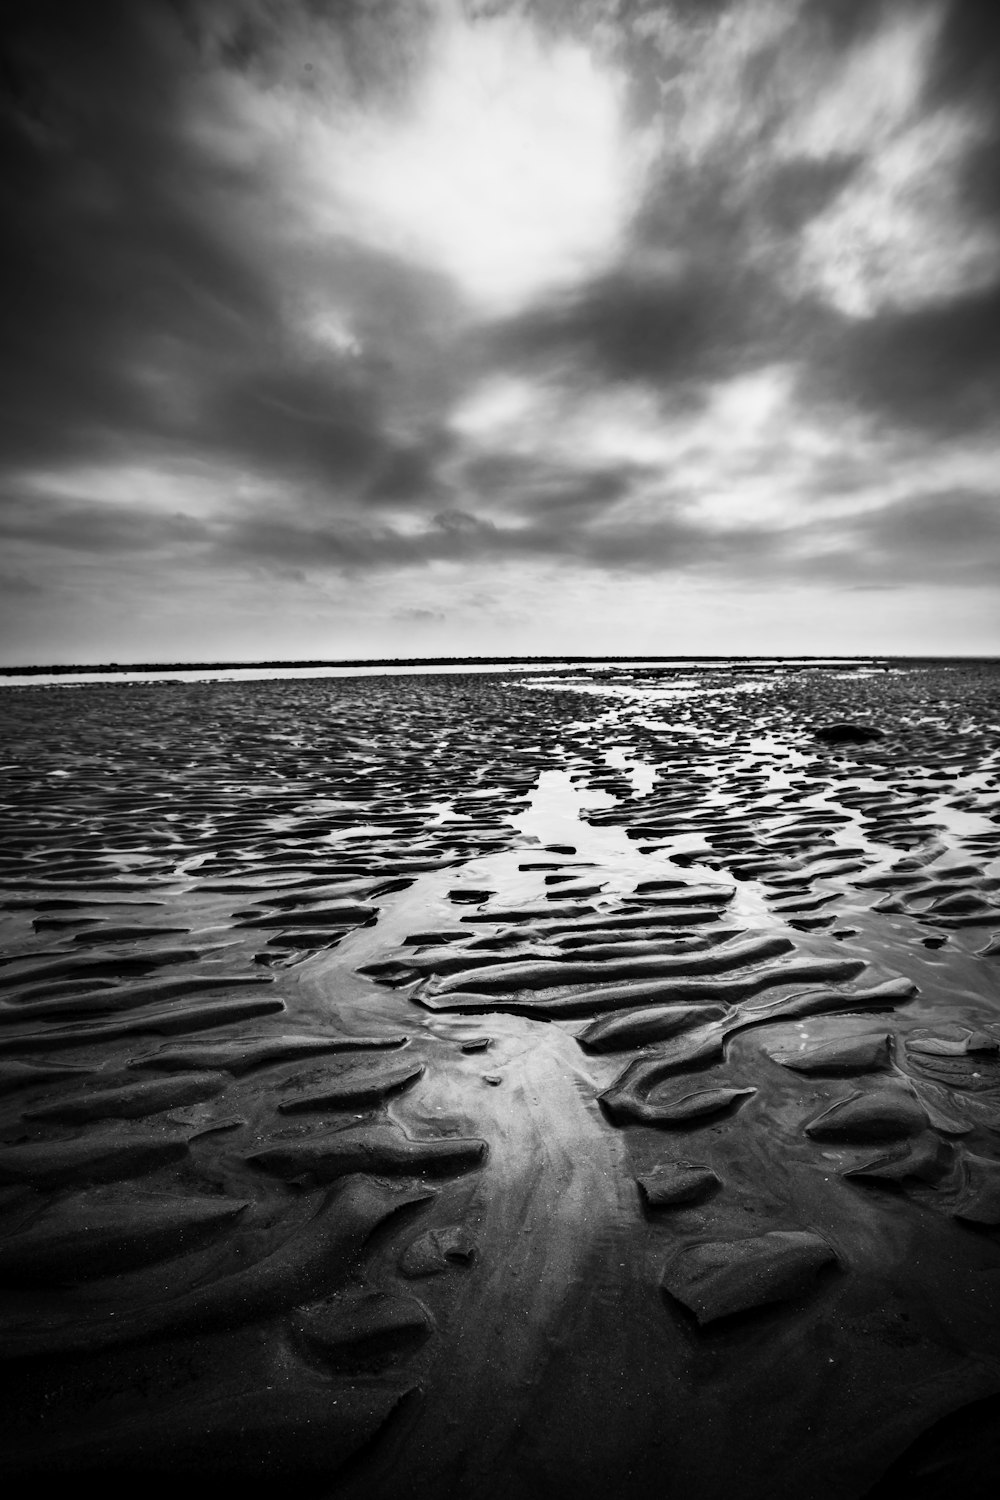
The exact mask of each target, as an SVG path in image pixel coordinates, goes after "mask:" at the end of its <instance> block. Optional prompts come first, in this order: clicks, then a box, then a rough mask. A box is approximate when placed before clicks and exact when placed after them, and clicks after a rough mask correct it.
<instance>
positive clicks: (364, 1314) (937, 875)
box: [0, 663, 1000, 1500]
mask: <svg viewBox="0 0 1000 1500" xmlns="http://www.w3.org/2000/svg"><path fill="white" fill-rule="evenodd" d="M0 696H2V707H3V724H4V741H5V743H4V747H3V754H2V757H0V758H2V765H0V834H2V846H0V924H2V927H0V930H2V936H3V950H2V958H0V1126H2V1130H0V1360H2V1362H3V1367H4V1369H5V1370H6V1373H7V1377H8V1380H7V1386H8V1390H9V1391H10V1395H9V1396H8V1398H7V1400H6V1401H5V1403H4V1407H3V1412H2V1417H0V1427H2V1437H0V1448H2V1452H3V1458H2V1460H0V1469H2V1472H3V1473H4V1474H5V1475H6V1476H7V1478H8V1480H10V1481H11V1482H14V1483H15V1484H16V1485H18V1486H23V1491H22V1489H21V1488H18V1489H17V1490H16V1491H13V1492H16V1493H21V1492H25V1493H27V1492H37V1488H36V1487H37V1484H38V1483H39V1482H43V1481H44V1480H46V1479H55V1480H56V1481H59V1480H61V1481H62V1482H63V1483H65V1482H66V1481H67V1480H70V1481H76V1480H83V1479H86V1480H88V1481H99V1482H100V1484H101V1485H102V1489H101V1491H100V1493H101V1494H102V1495H103V1496H105V1497H107V1500H117V1497H121V1500H124V1497H125V1496H132V1495H134V1494H136V1493H140V1494H143V1495H144V1497H147V1500H152V1497H156V1496H161V1495H162V1496H163V1497H167V1496H170V1497H175V1496H177V1495H179V1494H184V1495H187V1496H189V1497H193V1496H199V1495H201V1494H205V1495H206V1496H207V1495H208V1494H212V1495H218V1494H220V1493H221V1494H225V1493H229V1492H228V1491H226V1490H225V1489H224V1488H222V1489H220V1484H221V1485H224V1484H225V1482H228V1481H232V1482H233V1484H234V1486H238V1488H234V1490H233V1491H232V1493H234V1494H238V1495H241V1496H248V1497H249V1496H256V1495H260V1496H263V1495H265V1494H266V1495H268V1496H271V1495H273V1494H274V1493H275V1490H276V1487H277V1486H283V1485H291V1486H293V1487H294V1493H295V1494H296V1495H297V1496H302V1497H308V1496H316V1497H319V1496H325V1497H329V1500H417V1497H420V1500H464V1497H468V1496H473V1495H474V1496H476V1497H477V1500H501V1497H502V1500H509V1497H516V1500H521V1497H524V1500H535V1497H538V1500H541V1497H543V1496H544V1497H546V1500H552V1497H559V1496H562V1495H564V1494H565V1495H570V1494H572V1495H573V1496H574V1500H640V1497H641V1500H649V1497H652V1496H663V1497H673V1496H678V1497H681V1496H683V1497H684V1500H729V1497H731V1496H733V1495H739V1497H740V1500H784V1497H786V1496H787V1497H792V1496H795V1497H801V1500H864V1497H870V1500H887V1497H888V1496H889V1495H890V1494H895V1493H899V1492H900V1486H902V1487H903V1489H902V1492H903V1493H908V1494H910V1495H912V1497H913V1500H944V1497H945V1496H948V1497H949V1500H952V1497H953V1496H954V1495H956V1494H962V1495H964V1496H966V1497H969V1500H971V1497H974V1496H976V1495H979V1494H986V1493H987V1492H988V1489H989V1487H990V1486H991V1485H992V1484H993V1483H994V1482H995V1477H996V1474H997V1472H1000V1445H998V1440H997V1438H996V1435H995V1434H996V1430H997V1419H998V1417H1000V668H997V667H994V666H990V665H989V664H974V663H966V664H958V663H955V664H936V665H935V664H923V665H921V664H914V663H895V664H892V663H890V664H888V665H884V666H879V665H874V664H870V665H858V666H855V667H850V666H838V667H829V666H828V667H815V668H809V667H798V666H797V667H784V668H783V667H780V666H773V665H772V666H770V667H768V668H767V669H766V670H765V669H760V668H758V669H756V670H755V669H753V668H752V667H750V666H746V667H739V666H733V667H731V668H726V669H713V670H710V669H707V668H706V669H701V670H689V669H683V670H682V669H667V668H662V669H656V668H647V669H626V668H621V669H618V668H616V669H613V670H598V669H588V670H566V671H560V672H553V673H552V674H551V675H547V676H542V675H539V674H533V675H531V676H527V675H524V674H522V675H518V674H517V673H507V674H501V673H488V672H487V673H482V674H467V675H462V674H454V675H450V676H434V675H430V674H429V675H426V676H419V675H414V676H408V677H391V676H389V677H377V676H372V677H356V678H351V679H339V680H338V679H330V678H326V679H316V680H312V681H309V680H295V681H292V680H286V681H281V680H273V681H261V682H231V681H230V682H219V683H212V682H205V683H190V682H185V683H142V682H140V683H135V684H130V683H125V682H122V683H118V684H113V685H110V686H108V685H90V686H86V687H79V686H78V687H73V686H63V687H54V688H47V687H39V686H36V687H23V688H21V687H19V688H6V689H2V690H0ZM977 1486H978V1488H977ZM13 1492H12V1493H13Z"/></svg>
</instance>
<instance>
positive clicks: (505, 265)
mask: <svg viewBox="0 0 1000 1500" xmlns="http://www.w3.org/2000/svg"><path fill="white" fill-rule="evenodd" d="M625 94H626V80H625V79H624V77H622V76H621V75H620V74H619V73H616V72H615V71H613V70H612V69H611V67H610V66H608V65H603V66H602V65H601V64H600V63H599V62H598V61H597V60H596V59H595V57H594V56H593V54H592V52H591V51H590V50H589V49H588V48H586V47H585V46H583V45H581V44H580V43H578V42H576V41H574V40H571V39H562V40H559V39H552V38H549V39H543V38H542V36H541V35H540V33H539V32H538V30H537V29H536V28H535V27H534V26H533V25H532V24H531V22H530V20H528V19H526V18H525V17H523V16H520V15H509V16H497V17H493V18H488V19H482V20H479V21H477V22H471V21H469V20H468V19H467V18H465V17H464V15H463V14H462V12H461V10H460V9H459V8H458V7H457V6H455V7H451V6H449V7H447V8H446V9H444V10H443V11H442V12H441V13H440V14H439V15H438V18H437V21H436V32H435V35H434V38H433V40H432V44H431V51H430V61H429V65H428V67H427V69H426V71H425V73H424V75H423V77H422V78H421V79H420V81H419V83H418V84H417V86H416V87H415V89H414V91H413V94H412V96H411V97H409V98H408V99H407V100H406V102H405V104H404V105H403V106H401V107H400V106H396V107H394V108H392V109H389V108H388V107H387V108H385V109H381V110H380V109H375V110H372V109H370V108H369V109H356V110H348V111H344V112H336V111H331V114H332V118H331V119H330V120H329V121H328V122H324V121H323V120H322V119H321V118H318V119H315V120H313V121H311V122H310V129H309V131H308V132H307V133H306V136H305V140H306V142H307V149H308V150H309V151H310V152H311V153H312V159H311V160H309V161H307V162H306V163H304V165H305V167H306V170H307V173H308V177H309V181H310V185H311V186H312V187H313V188H314V190H315V194H316V196H315V199H314V202H313V212H314V213H315V215H316V222H317V224H318V225H321V226H323V225H325V226H327V227H329V228H331V229H334V230H336V231H338V232H342V233H345V234H347V235H350V236H353V237H356V238H359V239H361V240H363V241H366V242H368V243H370V244H372V245H373V246H375V247H377V248H379V249H382V250H388V251H391V252H392V253H393V254H395V255H399V256H402V257H410V258H415V259H416V260H418V261H423V262H425V263H426V264H428V265H429V266H431V267H434V268H436V269H439V270H441V271H444V272H446V273H447V274H449V275H450V276H452V277H453V278H454V279H455V281H456V282H457V283H458V285H459V286H460V287H461V289H462V290H463V291H464V292H465V293H466V294H467V295H468V296H469V297H470V298H471V299H472V300H473V302H474V304H475V305H476V306H477V307H479V308H480V309H482V310H487V311H493V312H497V311H508V310H510V309H512V308H514V307H516V306H518V305H521V304H523V303H525V302H526V301H528V300H530V299H532V298H535V297H538V296H540V295H542V294H544V293H547V292H550V291H552V290H553V289H555V288H558V287H560V286H563V285H566V284H567V283H570V282H572V281H573V280H575V279H578V278H580V277H583V276H586V275H590V274H593V273H595V272H596V271H597V270H599V269H600V268H601V267H602V266H604V265H605V264H608V263H609V262H610V261H611V260H612V259H613V258H614V256H615V254H616V253H617V252H618V251H620V249H621V248H622V240H623V233H624V230H625V228H626V225H627V222H628V219H629V216H630V214H631V212H632V211H633V210H634V209H635V207H636V206H637V203H638V200H639V195H640V192H641V187H642V180H643V168H644V162H645V155H646V150H647V143H645V142H644V140H643V138H642V137H641V136H640V135H638V134H637V133H636V132H635V131H634V130H630V129H629V127H628V126H627V123H626V119H625ZM313 107H314V108H316V107H317V106H316V103H315V101H314V103H313Z"/></svg>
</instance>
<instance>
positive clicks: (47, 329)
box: [0, 0, 427, 496]
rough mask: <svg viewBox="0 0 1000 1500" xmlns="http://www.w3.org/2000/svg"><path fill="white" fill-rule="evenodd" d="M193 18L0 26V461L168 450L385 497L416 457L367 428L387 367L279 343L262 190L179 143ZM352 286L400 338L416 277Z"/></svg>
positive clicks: (165, 12)
mask: <svg viewBox="0 0 1000 1500" xmlns="http://www.w3.org/2000/svg"><path fill="white" fill-rule="evenodd" d="M230 9H231V10H233V11H234V12H235V11H238V9H239V8H238V7H231V8H230ZM201 11H202V13H203V14H204V15H208V14H210V12H211V7H201ZM197 19H198V17H197V15H196V14H195V9H194V8H193V7H185V6H182V5H177V6H173V5H169V4H166V3H159V0H130V3H128V4H125V3H122V4H113V3H106V0H99V3H95V4H88V5H56V4H46V3H44V0H43V3H41V4H35V3H33V4H31V5H23V6H14V7H8V9H7V11H6V12H5V24H4V27H3V37H2V40H3V73H2V85H3V98H4V109H3V114H2V117H0V210H2V212H3V219H4V224H5V230H4V235H3V240H2V245H0V275H2V277H3V285H4V286H5V288H7V291H8V295H6V296H5V297H4V299H3V306H2V310H0V347H2V351H3V352H2V355H0V398H2V399H3V402H4V409H5V418H6V420H5V423H4V435H3V437H2V439H0V462H5V463H6V464H7V465H8V466H11V467H14V468H17V467H18V466H24V465H29V464H31V463H37V462H39V461H43V462H44V463H46V464H49V463H51V462H52V461H53V459H55V458H59V459H61V460H63V461H67V462H69V461H73V460H77V461H87V460H94V459H98V458H107V459H117V458H120V457H121V456H122V455H123V454H127V453H128V452H129V450H130V449H132V450H135V449H140V448H145V449H147V450H151V451H154V452H160V453H163V454H167V453H171V452H174V453H176V452H178V451H186V452H189V453H196V454H199V455H205V456H212V455H215V456H217V457H218V458H219V459H220V460H225V461H233V462H236V463H238V464H247V465H251V466H257V465H259V466H262V467H263V469H264V470H265V471H270V472H278V473H281V472H284V473H290V474H292V475H303V474H306V475H311V476H312V477H313V478H314V479H317V480H320V481H329V482H336V481H342V480H343V479H345V478H355V477H357V478H359V479H364V478H366V477H369V476H370V477H371V479H372V481H373V483H374V484H376V485H377V486H381V489H382V492H390V491H393V489H395V491H397V492H398V494H399V495H400V496H402V495H403V494H404V492H405V491H406V490H407V488H408V487H411V486H408V484H407V480H406V475H405V474H404V472H403V468H404V467H405V465H406V463H407V462H408V461H409V462H410V464H411V469H412V465H413V463H414V462H415V459H414V455H413V450H412V449H411V448H407V446H406V445H405V444H404V445H402V446H400V444H399V442H398V440H396V439H394V438H392V437H390V436H387V435H386V434H385V433H384V431H383V423H382V417H381V414H380V394H379V393H380V389H381V386H382V384H383V383H384V380H385V373H384V371H382V370H380V368H379V367H378V365H377V363H376V364H375V365H374V366H373V365H372V364H370V363H367V364H366V363H365V362H364V361H359V360H356V359H348V358H347V357H346V356H345V355H344V354H343V352H341V351H337V350H330V349H324V348H322V347H321V346H320V347H315V348H312V349H310V350H309V351H308V352H307V353H305V352H303V351H302V350H301V348H298V347H296V345H295V343H294V342H293V341H290V340H289V339H288V337H287V333H286V327H285V323H286V320H287V307H286V301H287V298H286V297H285V289H284V287H283V285H282V278H281V275H280V274H279V273H281V272H283V271H287V270H288V264H287V251H283V249H282V246H281V245H280V243H279V242H278V240H277V238H274V239H272V238H271V237H270V236H269V227H268V222H267V219H268V215H267V202H266V194H265V192H264V189H266V184H262V183H261V181H260V180H259V178H258V177H257V176H256V175H255V173H254V170H253V168H252V166H251V165H249V164H244V165H240V164H239V163H238V162H234V161H233V160H232V159H228V158H221V157H219V156H218V155H217V154H216V153H215V152H214V151H213V149H212V146H211V142H209V143H208V144H206V142H205V141H204V140H203V139H200V138H199V137H198V135H197V133H193V132H192V131H191V130H190V129H189V124H190V121H189V115H190V112H191V108H192V105H191V97H190V96H191V93H192V91H193V90H195V89H196V88H197V87H199V86H204V79H203V77H202V76H201V73H200V70H201V69H202V66H203V63H202V58H201V56H200V55H199V52H198V50H197V47H196V45H195V41H196V37H195V35H194V34H193V33H192V25H193V23H194V22H195V21H196V20H197ZM182 22H183V23H185V24H183V25H182V24H181V23H182ZM283 254H285V256H286V259H285V260H284V261H283V260H282V255H283ZM343 259H344V257H343V256H341V258H340V260H341V265H340V269H341V271H342V273H343V274H344V275H346V276H348V278H350V277H351V275H352V273H351V270H350V267H348V269H347V270H346V271H344V270H343ZM293 269H294V268H293ZM358 276H360V277H361V278H362V279H363V282H364V284H365V285H364V286H363V287H362V291H361V295H362V297H364V296H365V295H368V296H371V297H374V298H375V299H376V300H377V302H378V305H379V307H380V308H381V309H382V312H383V316H387V317H388V316H394V317H395V319H396V323H397V327H398V328H400V330H401V332H402V335H403V337H404V338H405V337H406V336H407V335H406V330H407V328H408V327H409V326H410V325H412V322H413V316H414V310H415V309H416V310H417V311H419V308H420V306H421V302H422V288H423V287H424V286H425V285H426V282H427V278H426V276H422V275H421V274H420V273H419V272H418V271H417V272H415V271H413V270H411V269H410V268H408V267H406V266H405V265H403V264H401V263H398V262H393V260H392V259H391V257H386V256H379V255H377V254H374V253H372V254H371V255H369V256H367V257H366V258H365V263H364V265H363V267H361V268H360V270H355V272H354V273H353V278H354V279H353V282H352V283H351V284H352V285H356V283H357V279H358ZM366 288H367V291H366ZM12 290H13V291H15V293H16V294H15V295H10V292H11V291H12ZM408 312H409V314H410V316H409V321H407V313H408ZM413 477H415V471H414V472H413ZM423 487H426V483H425V484H424V486H423Z"/></svg>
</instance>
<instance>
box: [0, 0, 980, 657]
mask: <svg viewBox="0 0 1000 1500" xmlns="http://www.w3.org/2000/svg"><path fill="white" fill-rule="evenodd" d="M2 14H3V18H4V19H3V22H2V27H3V61H2V70H0V87H2V98H0V153H2V156H0V200H2V201H0V210H2V222H3V224H4V226H5V228H4V230H3V231H2V233H3V243H2V256H3V264H2V283H0V286H2V290H0V301H2V309H0V313H2V328H0V380H2V382H3V391H2V408H0V410H2V420H0V595H2V605H0V608H2V632H3V634H2V644H0V652H2V658H3V659H4V660H6V661H7V662H31V661H36V662H38V661H51V662H57V661H73V660H78V661H101V660H120V661H127V660H138V659H158V660H180V659H185V658H186V659H206V658H207V659H220V658H234V659H240V658H258V657H264V658H277V657H294V656H309V657H317V656H318V657H327V656H330V657H337V656H367V655H379V656H381V655H418V656H419V655H437V654H456V655H471V654H476V653H489V652H493V653H503V654H512V653H517V652H530V653H536V654H552V653H556V652H562V651H570V650H573V651H580V652H587V653H594V654H600V653H602V652H608V653H629V652H636V653H639V652H641V653H655V652H661V653H666V654H673V653H677V652H699V653H713V652H720V653H725V652H730V651H738V652H741V653H753V652H773V651H778V652H789V653H799V652H817V653H823V652H838V653H839V652H869V651H871V652H918V653H920V652H935V653H940V654H947V653H950V652H972V653H989V652H993V653H996V652H1000V602H998V593H1000V4H997V3H996V0H982V3H971V0H954V3H952V4H948V3H946V0H928V3H923V0H901V3H896V4H887V3H881V0H730V3H725V0H669V3H645V0H593V3H591V0H489V3H483V0H479V3H473V0H465V3H460V0H325V3H324V0H121V3H119V4H114V3H110V0H109V3H105V0H72V3H67V4H63V5H54V4H48V3H46V0H24V3H23V4H20V5H19V4H17V3H14V4H11V3H7V4H6V5H5V7H4V9H3V13H2Z"/></svg>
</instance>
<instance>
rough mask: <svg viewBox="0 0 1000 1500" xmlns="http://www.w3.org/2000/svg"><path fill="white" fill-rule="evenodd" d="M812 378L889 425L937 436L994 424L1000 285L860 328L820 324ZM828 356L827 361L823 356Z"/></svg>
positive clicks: (839, 322) (999, 387) (999, 375)
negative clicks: (878, 415)
mask: <svg viewBox="0 0 1000 1500" xmlns="http://www.w3.org/2000/svg"><path fill="white" fill-rule="evenodd" d="M817 326H818V329H819V330H820V331H819V336H818V339H817V349H816V354H817V357H816V359H815V363H814V366H813V374H812V380H813V381H814V386H815V388H816V390H817V391H818V392H821V393H824V394H826V395H827V396H829V395H836V394H840V395H843V396H845V397H846V396H850V397H851V398H852V400H853V402H854V403H855V404H857V405H859V406H863V407H866V408H871V409H874V410H875V411H877V412H878V413H880V414H881V415H882V416H883V418H884V419H885V420H886V421H888V422H891V423H899V424H901V425H903V426H908V427H910V428H913V429H919V430H927V429H930V430H932V431H934V432H941V433H948V432H967V431H970V430H975V429H977V428H982V427H984V426H990V425H991V424H992V423H993V421H994V420H995V416H996V411H997V403H998V400H1000V286H997V287H989V288H988V289H986V290H985V291H982V292H978V293H975V294H972V295H969V296H958V297H955V298H953V299H951V300H950V301H948V302H947V303H945V304H944V305H943V306H938V307H930V308H921V309H916V310H911V311H905V312H886V313H883V314H881V315H880V316H878V317H875V318H872V319H869V320H866V321H865V322H864V323H862V324H860V325H859V324H857V323H856V322H854V321H851V320H846V319H830V318H825V319H823V320H822V322H821V323H820V322H819V321H818V325H817ZM823 356H825V357H823Z"/></svg>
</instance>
